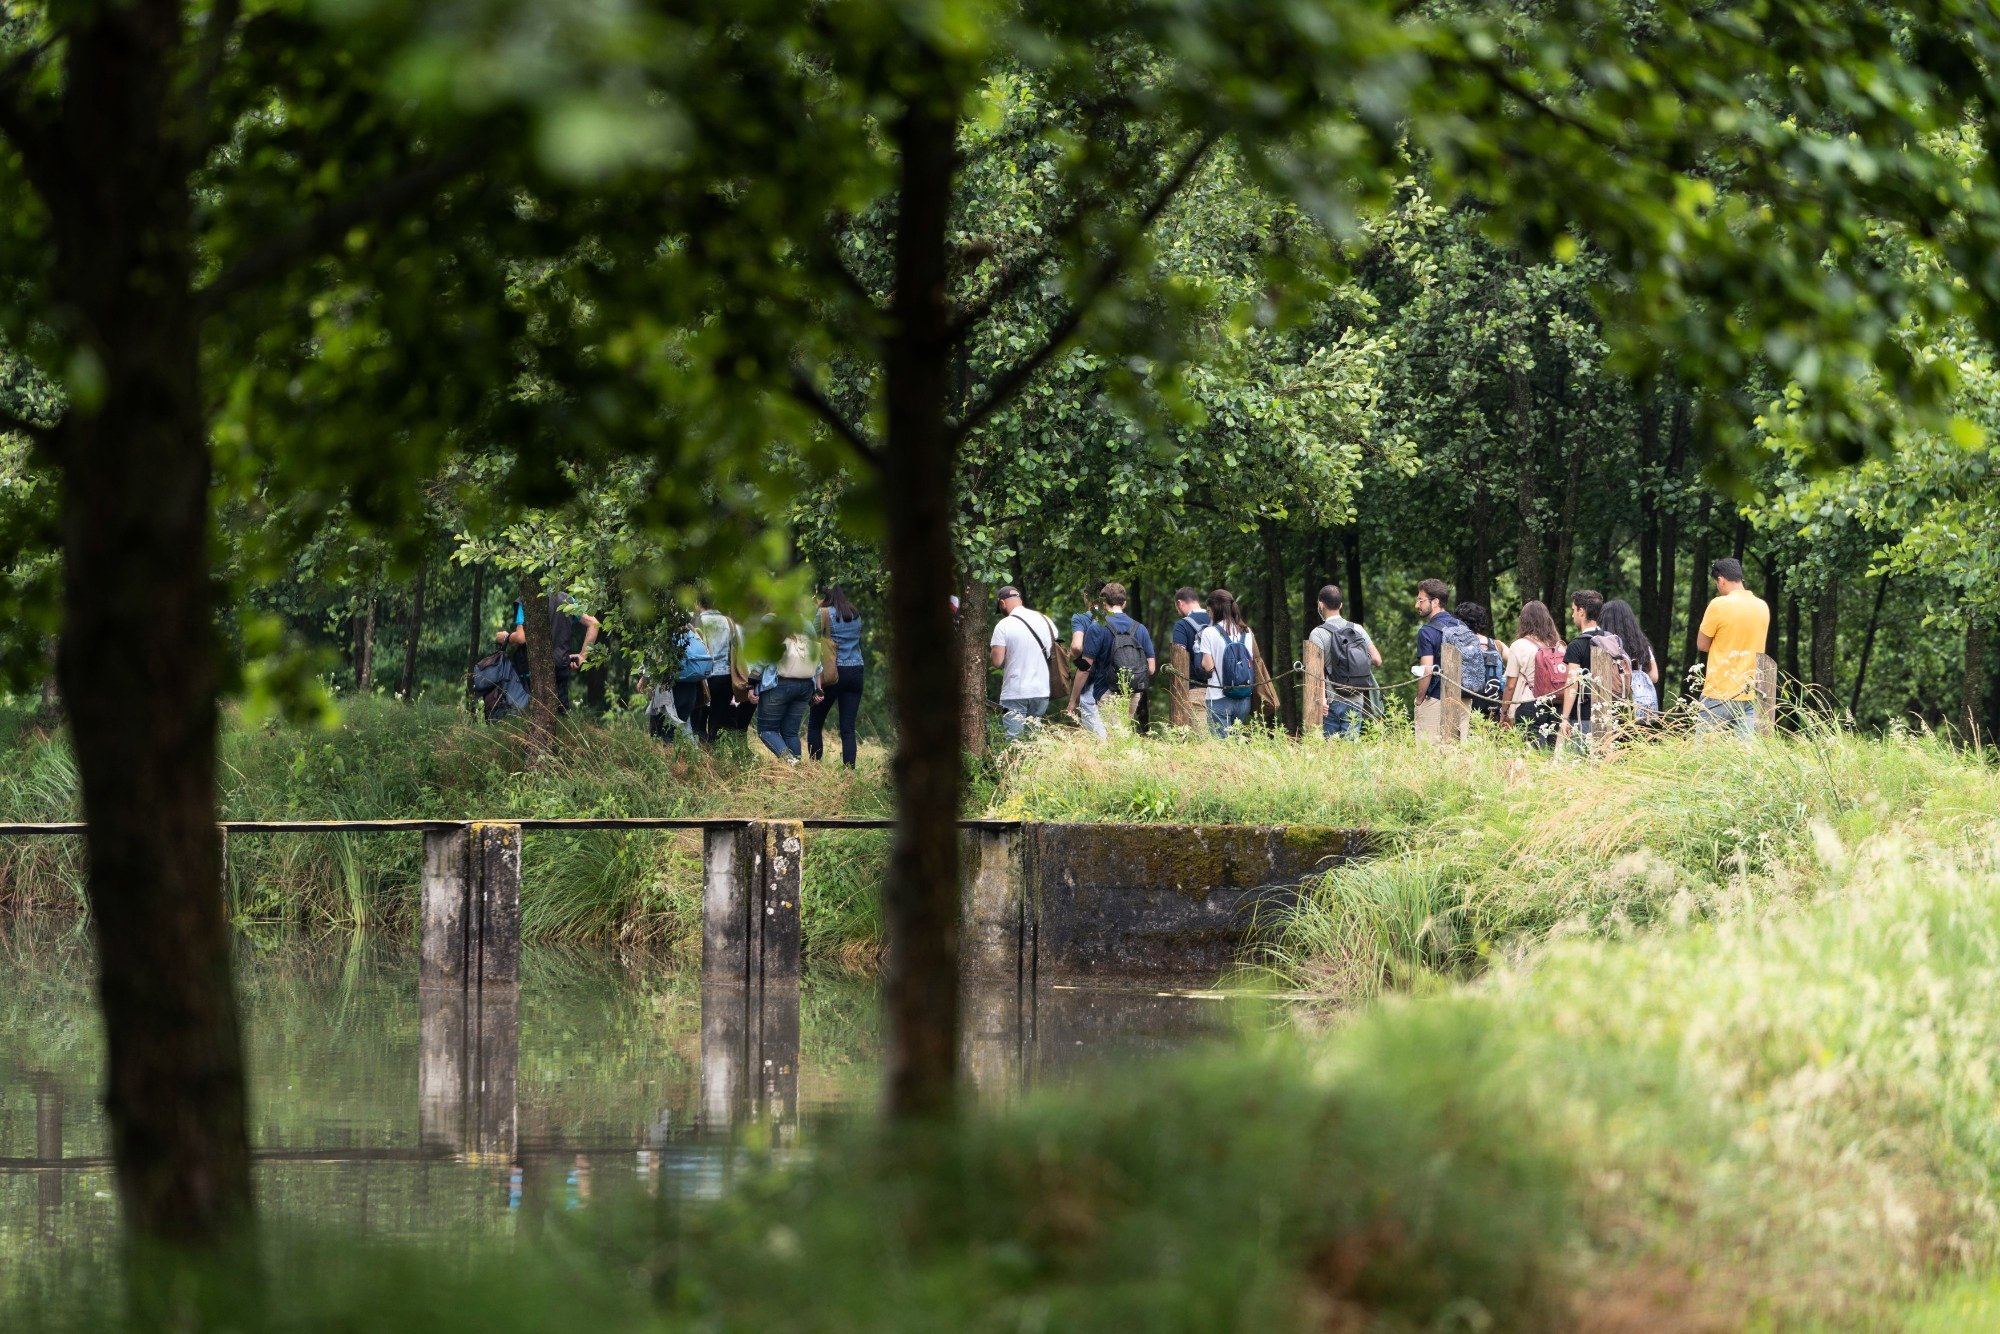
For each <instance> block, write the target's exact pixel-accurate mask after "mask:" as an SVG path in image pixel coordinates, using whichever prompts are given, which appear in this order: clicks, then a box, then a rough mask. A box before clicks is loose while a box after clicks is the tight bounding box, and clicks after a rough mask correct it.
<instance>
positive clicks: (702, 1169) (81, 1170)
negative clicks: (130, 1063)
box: [0, 929, 1288, 1290]
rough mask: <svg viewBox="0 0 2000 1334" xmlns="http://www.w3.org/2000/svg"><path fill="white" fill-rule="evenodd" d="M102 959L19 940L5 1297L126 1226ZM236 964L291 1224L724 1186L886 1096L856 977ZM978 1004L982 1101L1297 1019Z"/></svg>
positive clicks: (345, 958)
mask: <svg viewBox="0 0 2000 1334" xmlns="http://www.w3.org/2000/svg"><path fill="white" fill-rule="evenodd" d="M91 967H92V965H91V960H90V955H89V950H88V945H87V942H86V941H85V940H84V939H83V938H82V937H81V936H80V935H78V934H77V933H74V932H69V933H65V934H62V935H55V936H51V935H49V934H48V933H31V932H27V931H23V930H18V929H17V930H16V931H14V932H13V933H12V934H11V935H0V1290H4V1289H6V1288H7V1287H9V1286H10V1283H9V1280H11V1279H17V1278H19V1277H20V1275H21V1274H22V1273H24V1272H26V1271H27V1270H29V1269H32V1268H35V1267H38V1266H41V1265H43V1264H45V1263H47V1262H50V1261H57V1262H62V1261H69V1260H77V1259H82V1258H85V1257H87V1256H91V1255H105V1254H108V1253H109V1250H110V1248H111V1246H112V1245H113V1244H114V1243H115V1239H116V1225H117V1208H116V1204H115V1201H114V1192H113V1183H112V1176H111V1170H110V1166H109V1162H108V1159H107V1157H106V1154H107V1149H108V1145H107V1139H106V1133H105V1123H104V1117H103V1113H102V1111H101V1109H100V1107H99V1105H98V1092H97V1089H98V1081H99V1075H100V1066H101V1062H102V1059H103V1045H102V1039H101V1035H100V1034H99V1032H98V1028H97V1022H96V1014H95V1008H94V997H93V993H92V978H91ZM238 973H239V978H240V986H241V992H242V1000H243V1005H244V1010H245V1018H246V1040H247V1044H248V1048H249V1055H250V1069H251V1135H252V1142H253V1144H254V1146H255V1152H256V1161H257V1189H258V1197H259V1203H260V1207H261V1209H262V1210H263V1212H264V1215H265V1217H266V1218H269V1219H273V1220H278V1221H292V1222H298V1223H303V1224H308V1225H312V1226H322V1225H331V1226H337V1227H340V1228H343V1229H351V1230H353V1231H356V1232H361V1233H366V1234H370V1235H374V1236H378V1237H400V1236H407V1237H420V1236H423V1237H433V1238H436V1237H451V1238H457V1237H465V1238H467V1239H471V1238H476V1237H481V1236H506V1235H509V1234H512V1233H514V1232H517V1231H519V1230H522V1229H532V1228H534V1227H535V1226H537V1224H538V1221H539V1220H541V1219H544V1218H546V1217H548V1216H549V1215H550V1214H552V1213H555V1212H559V1211H565V1210H573V1209H578V1208H584V1207H587V1205H588V1203H589V1200H590V1198H591V1195H592V1192H593V1191H601V1190H607V1189H616V1188H621V1187H624V1186H626V1185H628V1184H631V1183H637V1184H638V1185H639V1186H641V1187H643V1188H657V1186H658V1185H660V1184H663V1183H670V1184H672V1185H673V1186H674V1188H675V1189H677V1190H680V1191H685V1192H688V1193H691V1194H694V1195H697V1196H699V1195H712V1194H716V1193H719V1192H721V1191H723V1190H725V1189H726V1188H727V1177H728V1170H729V1164H730V1162H731V1161H732V1150H731V1147H730V1146H731V1145H732V1144H734V1143H737V1142H740V1140H741V1139H742V1138H744V1137H746V1136H749V1137H755V1138H757V1139H758V1140H759V1141H760V1142H761V1143H764V1144H768V1145H771V1146H773V1147H776V1148H781V1149H788V1150H793V1149H795V1150H799V1151H805V1152H810V1150H811V1146H812V1143H813V1140H814V1133H815V1129H816V1128H823V1127H826V1126H827V1125H829V1124H830V1123H831V1122H832V1121H833V1120H834V1119H836V1118H839V1117H842V1116H852V1115H856V1114H865V1113H866V1112H867V1111H868V1110H869V1109H870V1108H872V1107H873V1105H874V1103H875V1099H876V1096H877V1094H876V1090H877V1086H878V1082H879V1080H878V1074H879V1062H880V1053H881V1024H880V1016H879V1013H878V1003H877V995H876V990H875V986H874V983H873V982H872V980H871V979H868V978H866V977H857V976H854V975H851V974H838V973H836V974H823V975H818V976H808V977H807V979H806V980H805V982H804V984H803V985H802V986H801V987H800V988H799V989H798V990H797V991H796V992H795V993H790V994H780V995H777V996H767V997H763V998H761V999H760V1000H750V999H746V997H745V996H744V995H742V994H741V993H740V992H731V991H726V990H705V989H704V988H703V987H702V986H701V985H700V984H699V981H698V979H697V978H696V977H695V976H694V975H693V974H692V973H690V972H688V971H684V970H677V969H675V968H672V967H669V966H666V965H663V964H661V963H660V962H658V961H657V960H646V959H629V958H621V957H618V956H616V955H613V954H609V953H600V952H581V951H575V950H567V949H551V948H540V949H537V948H533V947H530V948H529V949H528V950H527V951H526V953H525V955H524V957H523V960H522V967H521V976H522V980H521V985H520V988H519V993H518V996H514V997H510V998H508V999H505V1000H501V1001H497V1002H489V1003H485V1004H481V1003H477V1002H475V1003H473V1004H471V1005H469V1006H468V1005H467V1004H465V1003H464V1002H462V1001H459V1000H458V999H457V998H456V997H453V996H439V995H437V994H435V993H432V992H429V991H425V990H423V989H420V988H419V987H418V985H417V959H416V954H415V951H414V950H412V949H409V948H407V947H406V946H403V945H401V944H399V943H397V942H392V941H385V940H382V939H379V938H346V937H339V938H334V939H325V938H321V939H316V940H308V939H301V938H299V937H297V936H288V935H251V936H246V937H244V938H243V939H242V940H241V941H240V944H239V968H238ZM965 1008H966V1024H965V1039H964V1042H963V1043H962V1053H963V1059H964V1064H965V1068H966V1071H967V1077H968V1082H969V1083H970V1084H971V1085H972V1089H973V1093H974V1096H975V1097H976V1098H977V1099H978V1100H979V1101H980V1102H982V1103H993V1102H1003V1101H1005V1100H1006V1099H1008V1098H1010V1097H1014V1096H1017V1095H1018V1094H1019V1093H1020V1092H1021V1091H1022V1090H1023V1089H1027V1088H1032V1087H1043V1086H1048V1085H1051V1084H1069V1083H1075V1082H1077V1081H1080V1080H1088V1079H1091V1078H1096V1077H1099V1075H1100V1073H1101V1072H1102V1071H1104V1070H1107V1069H1110V1068H1114V1067H1116V1066H1118V1065H1121V1064H1126V1063H1129V1062H1132V1061H1135V1060H1145V1059H1149V1058H1152V1057H1156V1056H1158V1055H1160V1054H1163V1053H1167V1052H1171V1051H1174V1050H1177V1049H1180V1048H1184V1047H1186V1046H1188V1045H1190V1044H1195V1043H1201V1042H1213V1041H1225V1040H1228V1039H1229V1038H1230V1037H1232V1035H1235V1034H1238V1033H1240V1032H1242V1031H1244V1029H1245V1028H1259V1027H1264V1026H1268V1025H1272V1024H1283V1023H1286V1022H1288V1019H1287V1017H1286V1015H1285V1013H1284V1008H1283V1007H1282V1006H1272V1005H1267V1004H1264V1003H1261V1002H1256V1001H1246V1000H1225V999H1217V998H1203V997H1190V996H1185V995H1170V994H1160V993H1157V992H1153V991H1099V990H1083V989H1071V988H1044V989H1042V990H1041V991H1039V992H1035V993H1031V994H1029V995H1025V996H1023V995H1020V994H1017V993H1015V992H1014V991H1013V990H1012V989H982V990H980V991H978V992H976V993H973V994H971V995H969V996H968V997H967V1003H966V1007H965ZM10 1269H11V1270H13V1271H14V1272H13V1273H12V1274H9V1273H7V1272H6V1271H8V1270H10Z"/></svg>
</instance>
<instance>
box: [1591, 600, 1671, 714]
mask: <svg viewBox="0 0 2000 1334" xmlns="http://www.w3.org/2000/svg"><path fill="white" fill-rule="evenodd" d="M1597 628H1598V629H1600V630H1603V631H1604V632H1605V633H1607V634H1614V635H1617V636H1618V640H1619V642H1620V643H1621V644H1623V645H1624V646H1625V656H1626V657H1628V658H1630V659H1631V660H1632V716H1633V717H1634V718H1636V719H1638V721H1640V722H1642V723H1643V722H1645V721H1646V720H1647V719H1648V718H1657V717H1659V715H1660V660H1659V659H1658V658H1657V657H1655V656H1654V655H1653V645H1652V642H1651V641H1650V640H1648V639H1647V638H1646V632H1645V631H1644V630H1642V629H1640V628H1639V614H1638V613H1637V612H1635V611H1633V610H1632V604H1631V603H1629V602H1627V601H1626V600H1625V599H1623V598H1613V599H1612V600H1611V601H1609V602H1607V603H1605V604H1604V610H1602V611H1600V612H1598V613H1597Z"/></svg>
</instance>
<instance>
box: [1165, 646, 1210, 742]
mask: <svg viewBox="0 0 2000 1334" xmlns="http://www.w3.org/2000/svg"><path fill="white" fill-rule="evenodd" d="M1169 659H1170V662H1169V668H1168V670H1169V672H1170V674H1171V676H1172V679H1171V680H1169V681H1168V682H1167V724H1168V725H1169V726H1171V727H1196V726H1199V725H1200V718H1201V714H1202V710H1201V709H1200V708H1197V707H1196V704H1197V701H1196V700H1195V697H1194V684H1193V682H1192V680H1191V679H1190V676H1191V673H1192V672H1193V670H1194V660H1193V658H1192V657H1191V656H1190V655H1189V653H1188V651H1187V649H1186V648H1185V647H1184V646H1182V645H1180V644H1176V645H1174V646H1173V648H1172V650H1170V652H1169Z"/></svg>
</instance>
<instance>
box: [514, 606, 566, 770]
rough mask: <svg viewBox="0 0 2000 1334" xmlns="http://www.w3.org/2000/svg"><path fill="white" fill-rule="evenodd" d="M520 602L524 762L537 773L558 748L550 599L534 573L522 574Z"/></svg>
mask: <svg viewBox="0 0 2000 1334" xmlns="http://www.w3.org/2000/svg"><path fill="white" fill-rule="evenodd" d="M520 598H521V629H522V630H523V632H524V633H525V634H526V636H527V641H528V643H527V657H528V733H527V738H526V743H527V751H526V753H525V754H524V755H523V756H522V759H523V760H524V761H525V763H526V765H527V767H528V768H530V769H536V768H540V767H541V764H542V762H543V761H544V760H546V759H548V757H549V756H550V755H551V754H553V753H554V751H555V747H556V703H557V695H556V646H555V641H554V640H553V639H552V638H551V637H550V634H549V629H550V627H549V599H548V595H547V594H546V593H544V592H543V591H542V579H541V576H540V575H538V574H536V573H535V572H534V571H533V570H523V571H522V572H521V591H520Z"/></svg>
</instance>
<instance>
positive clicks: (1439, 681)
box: [1415, 579, 1472, 741]
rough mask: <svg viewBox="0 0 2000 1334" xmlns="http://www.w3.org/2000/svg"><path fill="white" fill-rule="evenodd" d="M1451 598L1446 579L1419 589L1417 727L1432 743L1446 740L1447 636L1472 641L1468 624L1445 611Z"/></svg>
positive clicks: (1462, 724) (1460, 724) (1427, 583)
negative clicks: (1441, 666) (1441, 669)
mask: <svg viewBox="0 0 2000 1334" xmlns="http://www.w3.org/2000/svg"><path fill="white" fill-rule="evenodd" d="M1450 598H1451V587H1450V585H1448V584H1446V583H1445V581H1444V580H1442V579H1426V580H1424V581H1423V582H1422V583H1420V584H1418V585H1417V596H1416V602H1415V606H1416V609H1417V619H1418V620H1419V621H1421V622H1422V626H1421V627H1420V628H1419V629H1418V630H1417V677H1418V679H1419V680H1420V681H1421V682H1422V684H1421V685H1419V686H1418V687H1417V710H1416V713H1417V717H1416V724H1417V735H1418V736H1420V737H1423V738H1425V739H1427V740H1431V741H1442V740H1443V739H1444V699H1443V690H1444V686H1443V681H1444V678H1443V677H1442V676H1440V675H1439V674H1438V667H1439V664H1440V663H1441V662H1442V661H1443V658H1444V641H1445V634H1446V632H1447V631H1455V632H1456V633H1455V634H1454V636H1453V637H1454V638H1460V639H1463V640H1464V641H1465V642H1466V643H1470V642H1471V639H1472V632H1471V630H1470V629H1468V628H1467V627H1466V624H1465V622H1464V621H1461V620H1459V619H1458V617H1456V616H1454V615H1452V614H1451V613H1450V612H1448V611H1446V610H1445V603H1446V602H1448V601H1449V600H1450ZM1464 726H1465V720H1464V719H1460V721H1459V727H1460V729H1461V730H1463V728H1464ZM1461 739H1462V738H1461Z"/></svg>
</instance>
